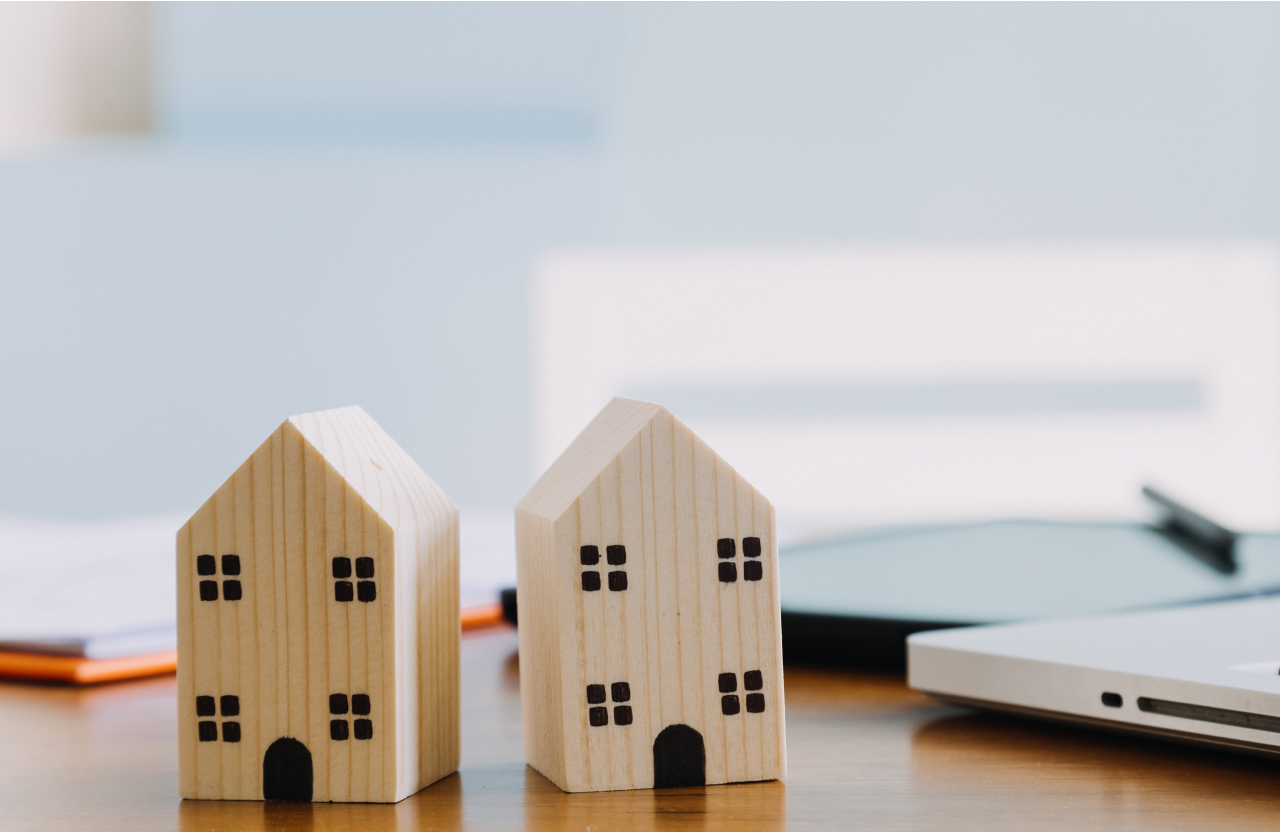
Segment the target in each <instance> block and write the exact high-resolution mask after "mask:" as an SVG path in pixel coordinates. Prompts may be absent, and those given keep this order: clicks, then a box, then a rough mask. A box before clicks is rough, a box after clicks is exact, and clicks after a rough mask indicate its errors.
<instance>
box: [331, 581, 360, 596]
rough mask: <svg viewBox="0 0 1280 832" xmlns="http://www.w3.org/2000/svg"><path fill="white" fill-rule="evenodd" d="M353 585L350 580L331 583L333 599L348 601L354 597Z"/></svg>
mask: <svg viewBox="0 0 1280 832" xmlns="http://www.w3.org/2000/svg"><path fill="white" fill-rule="evenodd" d="M353 590H354V587H353V586H352V585H351V581H337V582H335V583H334V585H333V600H335V601H350V600H352V599H353V598H355V592H354V591H353Z"/></svg>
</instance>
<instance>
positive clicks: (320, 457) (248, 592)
mask: <svg viewBox="0 0 1280 832" xmlns="http://www.w3.org/2000/svg"><path fill="white" fill-rule="evenodd" d="M459 638H460V618H459V613H458V510H457V508H456V507H455V506H454V504H453V503H452V502H451V501H450V500H449V498H448V497H446V496H445V494H444V492H443V491H441V490H440V488H439V487H438V486H437V485H436V484H435V483H434V482H432V481H431V479H430V478H429V477H427V475H426V474H425V473H423V471H422V469H421V468H419V467H418V465H417V464H416V463H415V462H414V461H413V460H412V459H410V458H409V455H408V454H406V453H405V452H404V451H403V450H402V449H401V448H400V446H399V445H397V444H396V443H395V442H394V441H392V439H391V437H389V436H388V435H387V434H386V433H385V432H384V431H383V430H382V428H380V427H378V425H377V424H376V423H375V422H374V421H373V420H372V419H371V418H369V415H368V414H367V413H365V412H364V411H363V410H362V409H360V408H358V407H346V408H342V409H339V410H326V411H323V412H320V413H311V414H307V415H305V416H294V417H293V418H291V419H289V420H288V421H286V422H285V423H284V424H283V425H281V426H280V428H279V429H278V430H277V431H276V432H275V433H273V434H272V435H271V437H270V438H269V439H268V440H267V441H266V442H264V443H263V444H262V446H261V447H260V448H258V450H257V451H255V452H254V454H253V456H251V457H250V458H249V459H248V461H247V462H245V463H244V464H243V465H241V466H240V468H239V470H237V471H236V472H235V473H234V474H233V475H232V476H231V479H229V480H227V481H226V482H225V483H223V485H222V487H221V488H219V489H218V491H217V493H215V494H214V495H213V496H212V497H211V498H209V500H208V502H206V503H205V504H204V505H203V506H201V508H200V510H199V511H197V512H196V513H195V515H194V516H193V517H192V518H191V519H190V520H189V521H187V524H186V525H185V526H183V527H182V529H181V530H180V531H179V532H178V723H179V724H178V737H179V739H178V761H179V762H178V777H179V784H180V790H181V793H182V796H183V797H188V798H216V799H232V800H264V799H265V800H315V801H352V802H377V803H390V802H394V801H397V800H401V799H403V798H405V797H407V796H409V795H411V794H413V793H414V792H416V791H418V790H419V789H421V788H423V787H424V786H427V785H428V784H430V783H433V782H435V781H436V780H439V779H440V778H441V777H444V776H446V775H448V774H449V773H451V772H453V771H454V770H455V769H457V767H458V753H459V734H458V716H459V693H458V646H459Z"/></svg>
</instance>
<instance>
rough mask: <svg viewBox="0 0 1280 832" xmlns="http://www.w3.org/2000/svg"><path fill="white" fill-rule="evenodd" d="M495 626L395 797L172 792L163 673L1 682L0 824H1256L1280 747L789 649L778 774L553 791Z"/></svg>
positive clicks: (169, 711) (1279, 812)
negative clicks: (422, 784)
mask: <svg viewBox="0 0 1280 832" xmlns="http://www.w3.org/2000/svg"><path fill="white" fill-rule="evenodd" d="M515 650H516V640H515V633H514V631H511V630H498V631H490V632H487V633H478V634H474V635H468V636H466V637H465V638H464V639H463V647H462V687H463V715H462V719H463V723H462V738H463V751H462V770H461V772H459V773H458V774H455V775H453V776H451V777H449V778H447V779H445V780H443V781H441V782H440V783H437V784H436V785H434V786H431V787H430V788H428V789H425V790H423V791H422V792H419V793H418V794H416V795H414V796H413V797H411V798H409V799H408V800H405V801H403V802H402V803H399V804H397V805H394V806H383V805H367V804H355V805H343V804H315V805H288V804H264V803H234V802H218V801H182V800H179V799H178V797H177V760H176V755H177V741H176V739H175V736H174V735H175V731H176V717H175V703H174V682H173V679H172V678H162V679H156V680H151V681H142V682H133V683H123V684H116V685H108V686H103V687H99V688H94V689H72V688H59V687H44V686H37V685H25V684H12V683H10V684H0V829H3V830H26V829H40V830H60V829H77V830H83V829H91V830H94V832H107V830H129V831H130V832H142V831H143V830H150V829H175V828H176V829H180V830H183V832H197V830H200V832H204V830H255V829H272V830H286V829H315V830H348V829H351V830H355V829H382V828H387V829H401V830H407V829H442V830H462V829H466V830H477V829H478V830H487V829H495V830H496V829H517V828H520V827H521V826H524V827H525V828H531V829H554V830H569V829H583V830H585V829H603V830H612V829H629V828H635V829H646V830H658V829H708V830H719V829H724V830H744V829H779V830H781V829H784V828H785V829H811V828H841V829H848V828H866V829H886V828H889V829H975V830H976V829H981V830H989V829H1000V828H1009V829H1018V830H1024V829H1041V828H1072V829H1081V828H1090V829H1153V830H1155V829H1159V830H1166V829H1184V828H1185V829H1206V828H1213V829H1237V828H1239V829H1244V828H1259V829H1263V828H1266V829H1273V828H1275V827H1276V826H1277V825H1280V763H1275V762H1270V761H1266V760H1255V759H1250V758H1246V757H1237V756H1233V755H1227V754H1223V753H1219V752H1212V751H1201V750H1198V749H1190V748H1183V747H1179V746H1175V745H1168V744H1164V743H1159V742H1156V741H1152V740H1141V739H1130V738H1126V737H1119V736H1112V735H1107V734H1100V733H1092V732H1088V731H1085V730H1082V729H1073V728H1067V727H1056V726H1051V725H1044V724H1040V723H1035V722H1024V721H1019V720H1014V719H1009V718H1002V717H994V716H985V715H980V714H975V713H972V712H967V711H963V710H960V709H957V708H951V707H947V706H943V705H939V704H936V703H933V702H930V701H929V700H927V699H925V698H923V697H921V696H919V695H917V694H914V693H912V692H910V691H908V690H907V689H906V688H905V687H904V685H903V683H902V680H901V678H898V677H896V676H892V675H882V674H872V673H836V672H826V671H815V670H806V669H802V668H788V670H787V679H786V684H787V751H788V758H789V766H790V773H789V775H788V777H787V779H786V781H785V782H772V783H748V784H739V785H733V786H712V787H708V788H697V789H676V790H671V791H667V792H661V793H659V792H653V791H635V792H612V793H603V794H577V795H570V794H564V793H562V792H560V790H558V789H557V788H556V787H555V786H553V785H551V784H550V783H549V782H547V781H546V780H544V779H543V778H542V777H541V776H540V775H538V774H537V773H535V772H533V771H532V770H530V769H528V768H526V767H525V766H524V764H523V753H522V750H521V743H520V692H519V683H518V680H517V673H518V669H517V664H516V661H515V656H514V654H515Z"/></svg>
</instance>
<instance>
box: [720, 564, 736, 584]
mask: <svg viewBox="0 0 1280 832" xmlns="http://www.w3.org/2000/svg"><path fill="white" fill-rule="evenodd" d="M720 580H721V582H723V583H726V584H731V583H733V582H734V581H736V580H738V564H736V563H733V562H732V561H725V562H723V563H721V564H720Z"/></svg>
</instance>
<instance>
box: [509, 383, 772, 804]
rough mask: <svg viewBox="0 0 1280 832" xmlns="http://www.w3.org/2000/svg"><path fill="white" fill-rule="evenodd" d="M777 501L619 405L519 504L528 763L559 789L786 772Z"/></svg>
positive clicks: (662, 418) (646, 410)
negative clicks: (773, 505) (776, 533)
mask: <svg viewBox="0 0 1280 832" xmlns="http://www.w3.org/2000/svg"><path fill="white" fill-rule="evenodd" d="M774 535H775V532H774V513H773V507H772V506H771V505H770V504H769V501H768V500H766V499H765V498H764V496H762V495H761V494H760V493H759V492H757V491H756V490H755V489H754V488H752V487H751V485H750V484H749V483H748V482H747V481H746V480H745V479H743V478H742V477H741V476H739V475H738V474H737V473H736V472H735V471H734V470H733V469H732V468H730V467H729V465H728V464H727V463H726V462H725V461H724V460H722V459H721V458H720V457H719V456H717V455H716V454H715V452H714V451H712V450H711V448H709V447H708V446H707V445H706V444H705V443H704V442H703V441H702V440H700V439H699V438H698V437H697V436H695V435H694V434H693V432H692V431H690V430H689V429H688V428H687V427H686V426H685V425H683V424H682V423H681V422H680V421H679V420H677V419H676V418H675V417H674V416H672V414H671V413H670V411H668V410H667V409H666V408H664V407H661V406H659V405H656V404H650V403H649V402H642V401H636V400H633V399H621V398H619V399H614V400H613V401H612V402H610V403H609V404H608V405H607V406H606V407H605V409H604V410H603V411H601V412H600V414H599V415H598V416H596V418H595V419H594V420H593V421H592V422H591V424H590V425H588V426H587V428H586V429H585V430H584V431H583V432H582V433H581V434H580V435H579V436H578V438H577V439H575V440H574V441H573V443H572V444H571V445H569V447H568V449H566V450H565V452H564V453H563V454H562V455H561V456H560V458H559V459H557V460H556V461H555V463H553V464H552V465H551V467H550V468H549V469H548V470H547V472H546V473H545V474H543V476H542V478H541V479H539V480H538V482H537V483H536V484H535V485H534V486H533V488H532V489H531V490H530V491H529V493H528V494H526V495H525V497H524V499H523V500H521V501H520V504H519V505H518V506H517V508H516V541H517V553H518V567H519V578H518V580H519V588H518V598H519V603H520V613H519V614H520V628H519V631H520V692H521V700H522V706H523V711H524V738H525V753H526V755H527V757H528V760H529V763H530V764H531V765H532V766H533V767H534V768H535V769H537V770H538V771H540V772H541V773H542V774H543V775H545V776H546V777H547V778H549V779H550V780H551V781H552V782H554V783H555V784H556V785H558V786H559V787H560V788H562V789H564V790H565V791H570V792H580V791H603V790H608V789H641V788H649V787H663V786H688V785H702V784H711V783H730V782H739V781H747V780H770V779H774V778H778V777H782V776H783V775H784V774H785V773H786V745H785V733H784V721H783V698H782V630H781V615H780V607H779V593H778V560H777V543H776V540H775V536H774Z"/></svg>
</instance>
